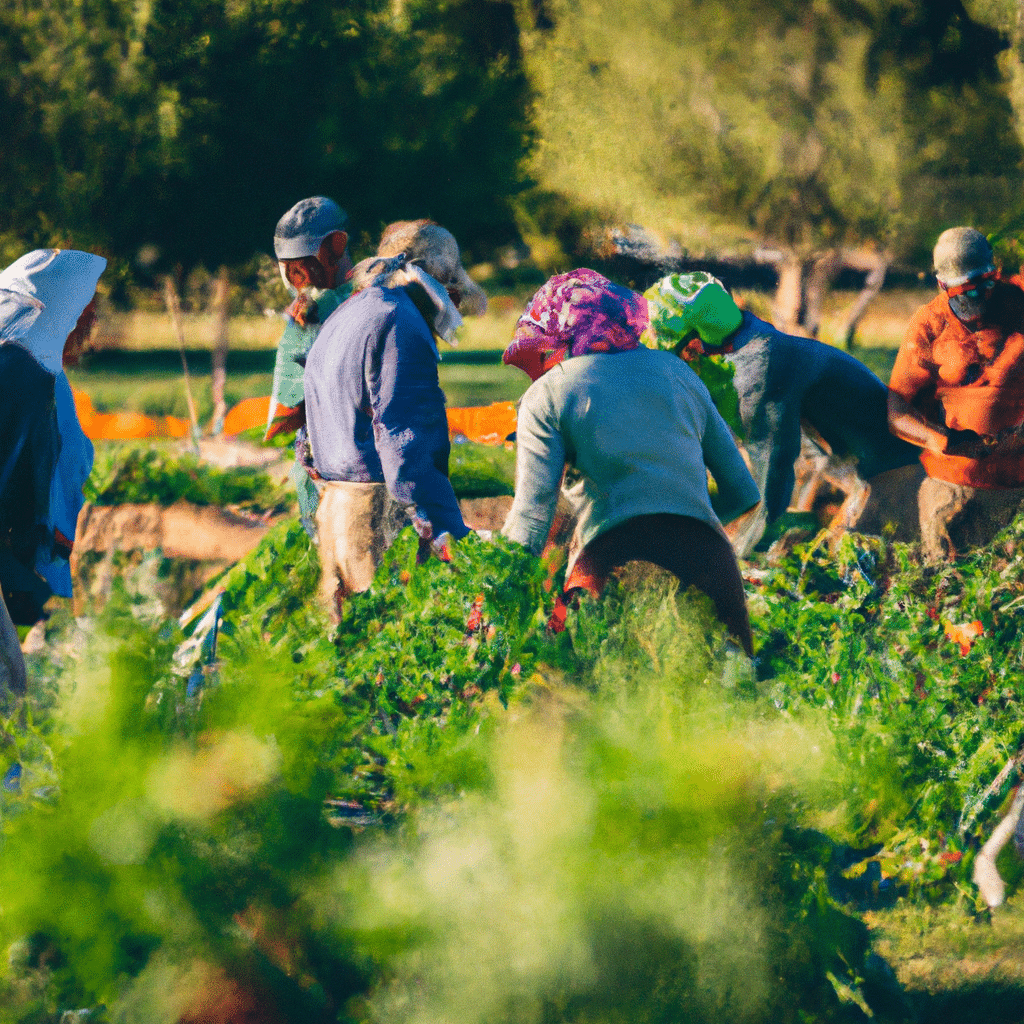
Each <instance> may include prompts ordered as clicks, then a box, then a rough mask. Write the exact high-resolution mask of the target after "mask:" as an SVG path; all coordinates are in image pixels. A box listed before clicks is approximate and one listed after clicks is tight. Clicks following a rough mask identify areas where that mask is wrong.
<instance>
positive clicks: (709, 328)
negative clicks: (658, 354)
mask: <svg viewBox="0 0 1024 1024" xmlns="http://www.w3.org/2000/svg"><path fill="white" fill-rule="evenodd" d="M644 298H646V299H647V307H648V310H649V312H650V319H651V327H652V328H653V330H652V332H651V334H652V335H653V338H652V340H653V347H654V348H661V349H666V350H667V351H670V352H674V351H675V350H676V349H677V348H678V347H679V344H680V343H681V342H683V341H685V340H686V339H687V338H689V337H692V336H693V334H694V333H696V334H697V335H699V336H700V340H701V341H703V342H704V343H705V344H706V345H714V346H718V345H721V344H722V342H723V341H725V339H726V338H727V337H728V336H729V335H730V334H732V332H733V331H735V330H736V328H737V327H739V325H740V324H741V323H743V312H742V311H741V310H740V308H739V306H737V305H736V303H735V302H734V301H733V299H732V296H731V295H730V294H729V293H728V292H727V291H726V290H725V286H724V285H723V284H722V282H721V281H719V280H718V278H717V277H714V276H713V275H711V274H709V273H707V272H706V271H703V270H697V271H693V272H692V273H688V274H669V276H668V277H663V278H662V279H661V280H660V281H658V282H657V283H656V284H653V285H651V287H650V288H648V289H647V291H645V292H644Z"/></svg>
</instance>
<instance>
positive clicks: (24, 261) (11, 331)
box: [0, 249, 107, 597]
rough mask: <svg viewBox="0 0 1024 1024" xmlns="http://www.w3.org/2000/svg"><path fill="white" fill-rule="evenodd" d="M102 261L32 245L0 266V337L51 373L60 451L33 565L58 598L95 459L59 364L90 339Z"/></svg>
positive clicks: (66, 582) (67, 590)
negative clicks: (44, 537) (44, 534)
mask: <svg viewBox="0 0 1024 1024" xmlns="http://www.w3.org/2000/svg"><path fill="white" fill-rule="evenodd" d="M106 265H107V261H106V260H105V259H104V258H103V257H102V256H96V255H93V254H92V253H87V252H79V251H77V250H73V249H35V250H33V251H32V252H29V253H26V254H25V255H24V256H22V257H20V258H19V259H17V260H15V262H14V263H12V264H11V265H10V266H9V267H7V268H6V269H5V270H3V271H2V272H0V344H2V345H8V344H14V345H17V346H19V347H20V348H22V349H24V350H25V351H27V352H28V353H29V354H30V355H31V356H32V357H33V358H34V359H35V361H36V362H37V363H38V364H39V365H40V366H41V367H42V368H43V369H44V370H45V371H46V372H47V373H48V374H50V375H51V376H52V377H53V378H54V385H53V388H54V398H55V402H56V411H57V424H58V429H59V434H60V455H59V457H58V459H57V464H56V468H55V470H54V472H53V475H52V479H51V483H50V501H49V512H48V520H47V525H48V527H49V533H50V543H49V544H43V545H40V547H39V549H38V551H37V555H36V562H35V570H36V572H37V573H39V575H40V576H42V577H43V579H44V580H45V581H46V583H47V584H48V585H49V587H50V590H51V591H52V592H53V593H54V594H57V595H59V596H60V597H71V596H72V588H71V568H70V565H69V561H68V559H69V556H70V554H71V547H72V544H73V543H74V539H75V525H76V523H77V521H78V513H79V512H80V511H81V508H82V504H83V501H84V499H83V497H82V486H83V485H84V484H85V481H86V480H87V479H88V477H89V473H90V472H91V471H92V462H93V446H92V442H91V441H90V440H89V438H87V437H86V436H85V433H84V431H83V430H82V426H81V424H80V423H79V421H78V414H77V413H76V411H75V402H74V396H73V394H72V391H71V385H70V383H69V382H68V379H67V376H66V375H65V373H64V365H65V362H67V363H68V364H69V365H72V364H73V363H74V362H76V361H77V358H78V355H79V354H80V352H81V349H82V347H83V346H84V343H85V342H86V341H87V340H88V337H89V333H90V331H91V329H92V325H93V323H94V321H95V311H96V285H97V282H98V281H99V279H100V276H101V275H102V273H103V271H104V269H105V268H106Z"/></svg>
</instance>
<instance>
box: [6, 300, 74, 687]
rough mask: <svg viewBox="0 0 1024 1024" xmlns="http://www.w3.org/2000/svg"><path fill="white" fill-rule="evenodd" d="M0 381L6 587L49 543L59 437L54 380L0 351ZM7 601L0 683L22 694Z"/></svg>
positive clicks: (24, 358) (20, 353)
mask: <svg viewBox="0 0 1024 1024" xmlns="http://www.w3.org/2000/svg"><path fill="white" fill-rule="evenodd" d="M9 312H10V304H9V302H8V294H7V293H4V292H0V315H2V316H5V318H6V315H7V314H8V313H9ZM0 378H2V380H3V382H4V391H5V394H4V401H3V402H0V570H7V571H5V572H2V573H0V574H2V576H3V578H4V581H5V584H6V583H7V581H8V580H10V581H11V582H16V579H17V577H22V578H24V577H25V576H28V575H31V569H30V568H29V567H30V566H32V565H33V563H34V562H35V559H36V556H37V553H38V551H39V549H40V548H48V547H49V545H50V543H51V540H50V529H49V525H48V522H49V509H50V492H51V486H52V482H53V474H54V468H55V467H56V464H57V457H58V454H59V452H60V434H59V429H58V426H57V409H56V404H55V401H54V378H53V376H52V375H51V374H49V373H47V372H46V371H45V370H44V369H43V368H42V366H40V365H39V363H37V362H36V361H35V359H33V358H32V356H30V355H29V354H28V352H26V351H25V350H24V349H23V348H21V347H19V346H18V345H16V344H4V345H0ZM4 589H5V590H7V589H8V588H7V586H6V585H5V587H4ZM6 600H7V598H6V596H5V599H4V600H0V683H2V685H4V686H6V687H7V688H8V689H10V690H11V691H13V692H14V693H19V694H22V693H24V692H25V688H26V674H25V659H24V657H23V656H22V653H21V645H20V643H19V641H18V633H17V630H16V629H15V627H14V623H13V621H12V619H11V615H10V613H9V611H8V608H7V604H6Z"/></svg>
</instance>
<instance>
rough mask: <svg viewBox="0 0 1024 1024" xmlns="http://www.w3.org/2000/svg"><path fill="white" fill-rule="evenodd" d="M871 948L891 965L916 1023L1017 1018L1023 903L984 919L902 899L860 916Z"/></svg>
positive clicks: (1023, 968) (1023, 962)
mask: <svg viewBox="0 0 1024 1024" xmlns="http://www.w3.org/2000/svg"><path fill="white" fill-rule="evenodd" d="M864 918H865V921H866V922H867V924H868V927H869V928H870V931H871V937H872V948H873V949H874V951H875V952H876V953H877V954H878V955H879V956H881V957H883V958H884V959H885V961H886V962H887V963H888V964H889V965H890V966H891V967H892V968H893V970H894V971H895V974H896V978H897V980H898V982H899V988H900V990H901V991H902V992H903V994H904V996H905V998H906V1000H907V1003H908V1004H909V1007H911V1008H912V1010H911V1012H910V1013H909V1014H907V1017H909V1019H912V1020H914V1021H915V1024H931V1022H935V1024H945V1022H947V1021H957V1022H958V1024H968V1022H978V1024H982V1022H984V1024H992V1022H996V1021H1006V1022H1011V1021H1013V1022H1019V1021H1021V1020H1024V955H1022V950H1024V901H1022V899H1021V896H1020V894H1018V895H1017V896H1014V897H1011V899H1010V900H1009V901H1008V902H1007V903H1006V905H1005V906H1004V907H1000V908H998V909H997V910H996V911H994V912H993V913H992V915H991V917H990V918H989V917H983V918H977V917H975V916H974V915H973V914H971V913H969V912H968V910H965V908H964V907H961V906H949V905H943V906H937V907H933V906H929V905H928V904H926V903H909V902H906V901H903V900H901V901H900V903H899V904H898V905H897V906H896V907H893V908H892V909H889V910H882V911H871V912H868V913H867V914H865V915H864Z"/></svg>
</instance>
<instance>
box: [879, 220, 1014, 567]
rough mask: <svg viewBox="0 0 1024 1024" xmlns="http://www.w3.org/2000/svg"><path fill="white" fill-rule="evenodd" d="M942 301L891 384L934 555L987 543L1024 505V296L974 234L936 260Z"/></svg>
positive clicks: (960, 234)
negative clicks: (919, 470) (919, 473)
mask: <svg viewBox="0 0 1024 1024" xmlns="http://www.w3.org/2000/svg"><path fill="white" fill-rule="evenodd" d="M933 263H934V268H935V276H936V278H937V280H938V286H939V292H940V294H939V295H938V296H936V297H935V298H934V299H932V301H931V302H929V303H928V304H927V305H925V306H923V307H922V308H921V309H919V310H918V311H917V312H916V313H915V314H914V316H913V318H912V319H911V321H910V324H909V325H908V327H907V330H906V333H905V335H904V338H903V342H902V344H901V345H900V349H899V352H898V354H897V356H896V362H895V365H894V366H893V370H892V376H891V378H890V381H889V403H888V420H889V429H890V430H891V431H892V432H893V433H894V434H895V435H896V436H897V437H900V438H903V439H904V440H906V441H909V442H910V443H911V444H914V445H917V446H918V447H919V448H920V449H921V456H920V458H921V463H922V465H923V466H924V468H925V471H926V472H927V474H928V477H927V479H926V480H925V481H924V483H923V484H922V485H921V489H920V491H919V492H918V513H919V516H920V519H921V534H922V540H923V541H924V545H925V550H926V552H927V553H928V554H929V555H930V556H932V557H943V556H946V557H953V556H955V555H956V554H957V553H958V552H960V551H963V550H964V549H966V548H968V547H971V546H976V545H982V544H987V543H989V542H990V541H991V540H992V538H993V537H994V536H995V535H996V533H998V532H999V531H1000V530H1001V529H1003V527H1005V526H1006V525H1007V524H1008V523H1009V522H1010V521H1012V519H1013V518H1014V516H1015V515H1016V514H1017V512H1018V510H1019V509H1020V507H1021V503H1022V501H1024V290H1022V287H1021V284H1022V282H1021V280H1020V278H1016V277H1014V278H1004V277H1003V276H1002V274H1001V273H1000V272H999V270H998V269H997V267H996V265H995V262H994V257H993V252H992V246H991V245H990V244H989V242H988V240H987V239H986V238H985V236H984V235H983V234H982V233H981V232H980V231H977V230H976V229H974V228H971V227H955V228H950V229H949V230H948V231H944V232H943V233H942V234H941V235H940V236H939V238H938V241H937V242H936V244H935V250H934V253H933Z"/></svg>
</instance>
